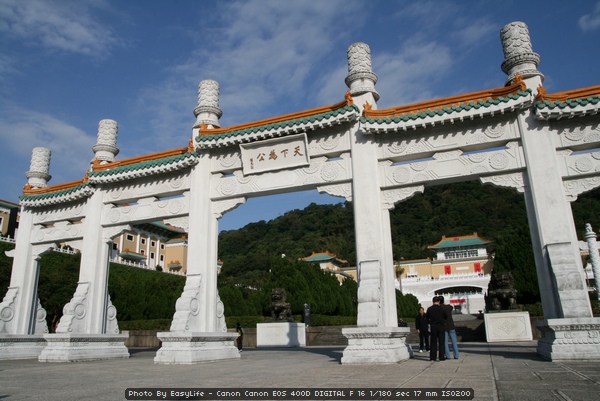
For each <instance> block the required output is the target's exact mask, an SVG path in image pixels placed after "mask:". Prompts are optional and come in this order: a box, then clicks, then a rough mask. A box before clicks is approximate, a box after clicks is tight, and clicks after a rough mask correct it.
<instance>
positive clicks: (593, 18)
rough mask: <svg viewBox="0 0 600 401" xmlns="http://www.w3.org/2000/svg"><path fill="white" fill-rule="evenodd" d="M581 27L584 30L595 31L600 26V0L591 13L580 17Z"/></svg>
mask: <svg viewBox="0 0 600 401" xmlns="http://www.w3.org/2000/svg"><path fill="white" fill-rule="evenodd" d="M579 27H580V28H581V29H582V30H584V31H594V30H596V29H598V28H600V2H598V3H596V7H594V10H593V11H592V12H591V13H590V14H586V15H584V16H582V17H581V18H579Z"/></svg>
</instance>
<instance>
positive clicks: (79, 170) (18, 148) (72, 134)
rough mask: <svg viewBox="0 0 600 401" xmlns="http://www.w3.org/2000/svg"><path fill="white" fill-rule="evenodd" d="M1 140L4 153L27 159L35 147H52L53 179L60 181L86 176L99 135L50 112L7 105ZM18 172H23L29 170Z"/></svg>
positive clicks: (0, 118) (1, 120)
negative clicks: (89, 133) (94, 135)
mask: <svg viewBox="0 0 600 401" xmlns="http://www.w3.org/2000/svg"><path fill="white" fill-rule="evenodd" d="M0 141H1V143H2V144H3V153H4V154H10V155H11V157H17V158H21V159H25V160H30V158H31V151H32V149H33V148H34V147H38V146H42V147H45V148H49V149H50V151H51V152H52V158H51V162H50V174H51V175H52V176H53V177H54V179H53V180H52V181H53V182H58V183H60V182H64V181H72V180H76V179H81V178H83V176H84V175H85V171H86V170H87V168H88V167H89V162H90V160H91V159H92V158H93V156H94V154H93V152H92V146H93V145H94V143H95V142H96V138H95V137H93V136H90V135H88V134H86V133H85V132H83V131H82V130H80V129H79V128H76V127H74V126H72V125H70V124H69V123H68V122H65V121H61V120H59V119H57V118H54V117H52V116H50V115H48V114H45V113H40V112H36V111H29V110H25V109H21V108H18V107H14V106H10V105H9V106H7V105H3V107H2V111H1V112H0ZM85 155H88V157H85ZM15 173H16V174H17V175H19V176H22V174H24V173H25V171H23V172H21V174H19V172H15Z"/></svg>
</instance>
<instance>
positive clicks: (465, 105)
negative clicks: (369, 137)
mask: <svg viewBox="0 0 600 401" xmlns="http://www.w3.org/2000/svg"><path fill="white" fill-rule="evenodd" d="M516 81H517V82H516V83H515V84H513V85H511V86H505V87H502V88H496V89H489V90H484V91H479V92H473V93H468V94H465V95H459V96H452V97H447V98H442V99H436V100H430V101H426V102H421V103H414V104H409V105H406V106H401V107H394V108H389V109H382V110H371V109H369V107H368V105H367V107H365V110H364V111H363V116H362V117H361V119H360V122H361V123H362V125H363V129H364V130H365V131H366V132H372V133H380V132H387V131H399V130H404V131H406V130H407V129H417V128H421V127H426V126H434V125H436V124H445V123H447V122H449V123H453V122H454V121H462V120H463V119H466V118H468V119H471V118H473V117H483V116H485V115H494V114H503V113H505V112H507V111H513V110H515V109H521V108H525V107H528V106H530V105H531V102H532V101H533V99H532V92H531V90H530V89H526V88H525V85H524V83H523V82H522V80H516Z"/></svg>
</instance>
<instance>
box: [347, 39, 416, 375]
mask: <svg viewBox="0 0 600 401" xmlns="http://www.w3.org/2000/svg"><path fill="white" fill-rule="evenodd" d="M376 81H377V76H376V75H375V74H374V73H373V71H372V70H371V55H370V50H369V46H367V45H366V44H364V43H355V44H353V45H351V46H350V47H349V49H348V77H347V78H346V85H348V87H349V88H350V92H351V93H352V96H353V98H354V104H356V105H358V106H359V107H364V105H365V104H369V105H370V106H371V108H373V109H376V108H377V100H378V99H379V94H378V93H377V92H376V91H375V83H376ZM350 135H351V139H350V144H351V145H350V146H351V152H352V159H351V163H352V179H353V182H352V189H353V190H352V193H351V194H350V196H351V197H352V201H353V208H354V227H355V236H356V259H357V266H358V316H357V326H358V327H356V328H344V329H343V330H342V334H343V335H344V336H345V337H346V338H348V347H346V349H344V354H343V357H342V364H363V363H395V362H399V361H402V360H405V359H409V358H410V354H411V352H412V351H411V349H410V347H409V346H407V344H406V335H407V334H408V333H409V332H410V329H409V328H405V327H398V319H397V316H396V307H395V302H396V301H395V286H394V280H393V262H392V259H393V256H392V254H391V252H392V245H391V232H390V221H389V211H388V210H387V208H386V207H385V206H386V202H385V200H384V199H383V197H384V196H383V194H382V191H381V182H380V171H379V162H378V144H377V143H376V142H375V141H373V140H372V138H367V137H368V135H366V134H365V133H364V132H363V131H362V130H361V129H360V128H359V127H353V128H352V129H351V130H350ZM356 188H359V190H356Z"/></svg>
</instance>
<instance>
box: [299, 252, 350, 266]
mask: <svg viewBox="0 0 600 401" xmlns="http://www.w3.org/2000/svg"><path fill="white" fill-rule="evenodd" d="M300 260H302V261H304V262H337V264H346V263H348V261H347V260H343V259H338V258H337V257H336V256H335V255H334V254H333V253H331V252H329V251H325V252H313V253H312V255H310V256H307V257H305V258H300Z"/></svg>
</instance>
